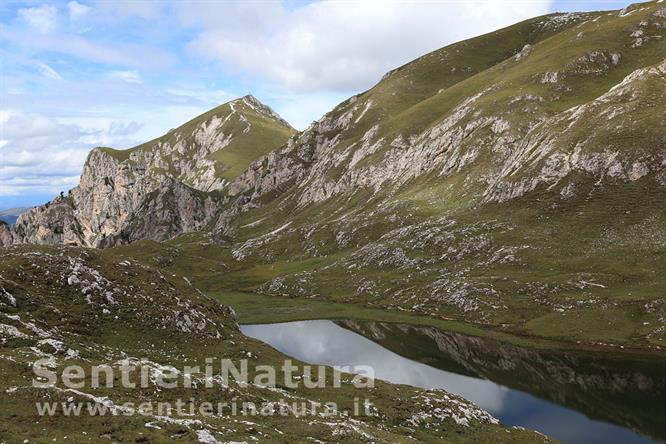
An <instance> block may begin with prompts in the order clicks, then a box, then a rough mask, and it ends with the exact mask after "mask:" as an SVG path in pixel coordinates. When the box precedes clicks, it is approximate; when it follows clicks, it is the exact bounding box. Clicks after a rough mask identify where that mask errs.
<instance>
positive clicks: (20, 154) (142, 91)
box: [0, 0, 627, 210]
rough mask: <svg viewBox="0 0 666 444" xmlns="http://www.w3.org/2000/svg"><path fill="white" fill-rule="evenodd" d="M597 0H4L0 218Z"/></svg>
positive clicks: (328, 102) (299, 116) (602, 5)
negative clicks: (151, 145)
mask: <svg viewBox="0 0 666 444" xmlns="http://www.w3.org/2000/svg"><path fill="white" fill-rule="evenodd" d="M626 3H627V2H625V1H618V0H598V1H574V0H520V1H519V0H513V1H512V0H468V1H464V0H460V1H456V0H446V1H444V0H443V1H437V0H412V1H409V0H376V1H375V0H359V1H350V0H335V1H297V0H283V1H280V0H274V1H269V0H264V1H252V0H246V1H232V0H224V1H223V0H180V1H163V0H117V1H116V0H71V1H49V0H36V1H32V0H25V1H14V0H2V1H1V2H0V210H1V209H5V208H10V207H14V206H32V205H37V204H40V203H43V202H46V201H48V200H50V199H51V198H52V197H53V196H54V195H55V194H57V193H58V192H60V191H61V190H67V189H69V188H72V187H73V186H75V185H76V184H77V183H78V180H79V175H80V172H81V169H82V166H83V163H84V161H85V158H86V155H87V153H88V152H89V151H90V149H92V148H94V147H95V146H111V147H114V148H118V149H124V148H130V147H132V146H134V145H137V144H139V143H142V142H145V141H147V140H150V139H152V138H155V137H158V136H160V135H162V134H163V133H165V132H166V131H168V130H169V129H171V128H174V127H177V126H179V125H181V124H182V123H184V122H186V121H188V120H190V119H191V118H193V117H195V116H197V115H199V114H201V113H203V112H205V111H207V110H209V109H210V108H213V107H215V106H217V105H220V104H222V103H224V102H227V101H229V100H233V99H235V98H237V97H240V96H243V95H245V94H253V95H254V96H255V97H257V98H258V99H259V100H261V101H262V102H263V103H265V104H267V105H269V106H271V107H272V108H273V109H274V110H275V111H277V112H278V113H279V114H280V115H282V117H284V118H285V119H287V120H288V121H289V122H290V123H291V124H292V125H293V126H294V127H295V128H297V129H304V128H306V127H307V126H308V125H309V124H310V123H311V122H312V121H314V120H317V119H319V118H320V117H321V116H322V115H323V114H324V113H325V112H327V111H329V110H330V109H331V108H333V107H334V106H335V105H336V104H337V103H339V102H341V101H342V100H344V99H346V98H348V97H350V96H351V95H354V94H357V93H359V92H362V91H364V90H366V89H368V88H370V87H372V86H373V85H374V84H375V83H376V82H378V81H379V79H380V78H381V76H382V75H383V74H384V73H385V72H387V71H389V70H390V69H393V68H395V67H398V66H400V65H402V64H404V63H406V62H408V61H410V60H413V59H415V58H417V57H419V56H421V55H423V54H425V53H427V52H429V51H432V50H435V49H437V48H440V47H442V46H445V45H447V44H450V43H454V42H456V41H459V40H462V39H465V38H469V37H473V36H475V35H479V34H483V33H486V32H490V31H493V30H495V29H498V28H500V27H503V26H508V25H510V24H512V23H515V22H518V21H521V20H524V19H527V18H530V17H534V16H537V15H542V14H546V13H549V12H556V11H581V10H606V9H619V8H621V7H623V6H625V5H626Z"/></svg>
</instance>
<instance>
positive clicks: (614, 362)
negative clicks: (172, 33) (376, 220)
mask: <svg viewBox="0 0 666 444" xmlns="http://www.w3.org/2000/svg"><path fill="white" fill-rule="evenodd" d="M241 330H242V331H243V333H245V334H246V335H248V336H251V337H254V338H257V339H259V340H261V341H264V342H266V343H267V344H270V345H271V346H273V347H274V348H276V349H277V350H279V351H281V352H283V353H285V354H287V355H289V356H292V357H294V358H296V359H298V360H301V361H303V362H307V363H310V364H325V365H340V366H354V365H370V366H372V367H373V368H374V370H375V377H376V378H377V379H383V380H385V381H390V382H393V383H399V384H409V385H412V386H416V387H422V388H427V389H434V388H439V389H444V390H447V391H449V392H452V393H456V394H458V395H461V396H463V397H465V398H467V399H469V400H471V401H473V402H474V403H476V404H477V405H479V406H480V407H482V408H484V409H486V410H488V411H489V412H490V413H492V414H493V415H494V416H495V417H496V418H498V419H500V420H501V421H502V423H504V424H505V425H509V426H514V425H516V426H523V427H526V428H530V429H533V430H538V431H540V432H542V433H545V434H547V435H549V436H551V437H553V438H556V439H558V440H560V441H562V442H564V443H566V444H582V443H617V444H631V443H658V442H662V443H663V442H666V362H664V361H666V360H664V359H663V358H652V357H650V358H647V357H636V356H622V357H618V356H608V355H607V354H603V355H602V354H590V353H580V352H561V351H556V352H554V351H546V352H545V351H541V350H535V349H528V348H521V347H516V346H513V345H508V344H505V343H501V342H499V341H494V340H491V339H485V338H477V337H469V336H465V335H461V334H457V333H449V332H443V331H441V330H437V329H435V328H432V327H423V326H411V325H398V324H387V323H379V322H360V321H335V322H334V321H328V320H317V321H299V322H287V323H279V324H262V325H245V326H242V327H241Z"/></svg>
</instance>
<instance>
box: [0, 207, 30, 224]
mask: <svg viewBox="0 0 666 444" xmlns="http://www.w3.org/2000/svg"><path fill="white" fill-rule="evenodd" d="M29 209H30V208H29V207H16V208H8V209H6V210H2V211H0V222H5V223H6V224H9V225H12V224H14V223H16V220H17V219H18V217H19V216H20V215H21V214H23V213H25V212H26V211H28V210H29Z"/></svg>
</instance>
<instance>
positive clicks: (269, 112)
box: [229, 94, 293, 129]
mask: <svg viewBox="0 0 666 444" xmlns="http://www.w3.org/2000/svg"><path fill="white" fill-rule="evenodd" d="M229 105H230V106H231V108H232V110H235V106H244V107H246V108H249V109H250V110H252V111H254V112H256V113H258V114H260V115H262V116H263V117H267V118H269V119H272V120H275V121H277V122H279V123H280V124H281V125H283V126H286V127H287V128H290V129H293V127H292V126H291V125H290V124H289V122H287V121H286V120H285V119H283V118H282V116H280V115H279V114H278V113H276V112H275V111H274V110H273V108H271V107H270V106H268V105H266V104H264V103H262V102H261V101H260V100H259V99H257V98H256V97H255V96H253V95H252V94H247V95H244V96H243V97H239V98H238V99H235V100H232V101H231V102H229Z"/></svg>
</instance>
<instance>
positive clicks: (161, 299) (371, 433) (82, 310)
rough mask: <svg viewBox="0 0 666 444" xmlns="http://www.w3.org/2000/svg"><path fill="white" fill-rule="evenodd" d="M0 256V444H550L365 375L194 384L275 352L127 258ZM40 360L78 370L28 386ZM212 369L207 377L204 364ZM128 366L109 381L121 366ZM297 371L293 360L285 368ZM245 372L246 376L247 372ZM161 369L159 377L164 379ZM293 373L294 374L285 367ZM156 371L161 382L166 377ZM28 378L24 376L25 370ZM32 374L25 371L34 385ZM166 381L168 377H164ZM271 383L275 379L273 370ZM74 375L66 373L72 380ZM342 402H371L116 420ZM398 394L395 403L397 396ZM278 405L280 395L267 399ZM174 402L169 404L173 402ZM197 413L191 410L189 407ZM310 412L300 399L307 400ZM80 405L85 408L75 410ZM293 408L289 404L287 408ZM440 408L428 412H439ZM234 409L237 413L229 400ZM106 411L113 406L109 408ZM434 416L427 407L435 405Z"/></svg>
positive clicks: (216, 309)
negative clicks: (336, 381)
mask: <svg viewBox="0 0 666 444" xmlns="http://www.w3.org/2000/svg"><path fill="white" fill-rule="evenodd" d="M0 254H1V255H2V258H3V260H2V262H0V368H1V369H2V375H3V379H2V382H0V401H2V403H3V405H4V406H5V408H3V409H2V411H1V413H0V418H2V421H1V422H0V440H2V441H3V442H25V441H26V440H28V441H30V442H37V443H46V442H53V441H54V440H56V441H61V440H67V441H71V442H77V443H79V442H81V443H83V442H100V441H104V440H107V439H108V440H111V441H113V442H154V443H163V442H174V441H182V442H202V443H209V444H210V443H217V442H229V441H239V440H247V439H249V438H250V437H254V438H257V439H260V440H261V441H262V442H294V441H297V442H305V441H307V440H318V441H320V442H350V443H356V442H367V440H372V441H373V442H385V443H393V442H432V443H435V442H484V443H494V442H507V443H508V442H512V443H532V442H550V441H549V440H548V439H547V438H545V437H543V436H541V435H538V434H536V433H533V432H529V431H525V430H523V429H504V428H503V427H501V426H500V425H499V424H497V423H496V421H495V420H494V419H492V417H490V416H489V415H488V414H487V413H485V412H483V411H481V410H479V409H478V408H477V407H475V406H473V405H472V404H469V403H468V402H467V401H464V400H461V399H459V398H457V397H454V396H452V395H448V394H446V393H445V392H442V391H424V390H418V389H414V388H412V387H407V386H394V385H390V384H386V383H383V382H381V381H378V382H377V385H376V387H375V388H374V389H372V390H368V389H362V388H355V387H354V386H353V385H352V384H351V381H350V379H348V378H347V377H343V380H344V382H343V384H342V386H341V387H339V388H335V387H333V386H332V373H331V371H330V369H329V373H328V377H327V383H328V385H327V388H323V389H320V388H314V389H313V388H306V387H305V386H304V385H303V384H300V385H299V387H298V388H293V389H292V388H288V387H284V386H283V385H282V384H280V386H279V387H277V388H271V387H265V386H262V385H255V384H245V385H244V384H242V383H236V382H235V381H234V380H233V379H232V380H230V382H229V384H228V386H226V387H225V386H223V385H221V384H220V383H217V382H216V383H215V384H213V387H211V388H206V387H205V386H204V383H203V381H204V379H205V378H206V375H205V374H204V373H203V370H202V369H204V368H205V366H206V363H207V362H206V359H207V358H213V359H214V360H218V359H223V358H226V359H231V360H232V362H233V363H234V365H236V366H240V365H241V364H240V360H241V359H242V358H247V359H248V360H249V363H248V369H249V377H250V380H253V378H254V375H255V374H256V373H255V369H256V368H257V366H259V365H269V366H273V367H274V368H276V369H279V368H280V366H281V365H282V364H283V362H284V359H285V357H284V356H282V355H280V354H279V353H278V352H276V351H275V350H273V349H271V348H269V347H267V346H265V345H264V344H262V343H260V342H258V341H255V340H252V339H249V338H247V337H245V336H243V335H242V334H241V333H240V331H239V329H238V326H237V324H236V321H235V319H234V316H233V312H232V311H231V310H229V309H228V308H227V307H225V306H223V305H220V304H219V303H218V302H216V301H214V300H212V299H210V298H207V297H205V296H203V295H202V294H200V293H199V292H197V290H196V289H195V288H194V287H192V286H191V285H190V284H189V283H188V282H187V280H186V279H184V278H183V277H182V276H176V275H172V274H167V273H162V272H161V271H160V270H159V269H157V268H154V267H148V266H144V265H141V264H139V263H137V262H135V261H131V260H117V259H113V258H109V257H106V256H105V255H103V254H102V253H101V252H99V251H95V250H84V249H80V248H78V249H77V248H62V247H60V248H56V247H35V246H19V247H11V248H6V249H1V250H0ZM37 359H46V360H48V362H49V363H50V364H49V365H50V368H51V369H52V370H53V371H55V372H56V373H57V374H58V375H61V374H62V372H63V369H64V368H65V367H67V366H70V365H79V366H81V367H83V368H84V369H86V375H87V376H86V378H84V386H83V387H81V388H79V389H74V388H68V387H66V386H65V385H64V384H63V383H62V381H61V379H59V380H58V381H57V383H56V385H55V386H52V387H46V388H39V387H34V386H33V385H32V380H33V379H34V378H35V375H34V374H33V372H32V369H31V364H32V363H33V362H34V361H36V360H37ZM215 362H216V364H215V367H214V373H213V374H214V375H216V374H217V373H218V372H219V364H217V363H218V362H219V361H215ZM123 364H125V365H132V366H133V367H135V368H136V370H135V372H136V373H133V374H130V380H131V381H133V382H135V383H137V387H136V388H134V389H131V388H126V387H123V386H122V384H121V377H120V366H121V365H123ZM296 364H297V365H298V366H299V368H300V369H301V370H300V371H301V373H302V372H303V370H302V368H303V367H302V363H296ZM94 365H108V366H110V367H111V368H112V369H113V371H114V374H115V379H114V386H113V387H107V384H106V383H105V379H104V377H102V379H101V387H98V388H94V387H92V386H91V379H90V375H91V367H92V366H94ZM185 366H190V367H196V366H199V367H198V368H199V370H196V369H194V370H191V371H192V373H191V378H192V381H193V387H192V388H186V387H184V386H183V383H182V382H180V383H179V385H178V387H177V388H172V389H168V388H160V387H158V386H156V385H155V383H154V382H152V383H151V382H149V383H148V384H147V385H146V386H145V387H140V386H139V385H138V376H137V375H139V374H141V372H143V371H145V372H147V374H148V375H149V376H150V381H154V380H155V378H157V377H158V375H160V374H165V372H170V371H171V370H169V369H171V368H175V369H178V370H183V369H184V367H185ZM256 371H259V370H256ZM167 374H169V373H167ZM298 376H299V377H301V378H302V377H303V376H302V375H301V374H298ZM169 378H170V377H169ZM37 379H38V378H37ZM38 380H39V379H38ZM169 380H171V379H169ZM277 380H278V381H282V380H284V376H283V375H282V373H281V370H278V379H277ZM76 381H78V378H77V379H76ZM354 397H360V398H365V397H367V398H368V399H370V400H371V402H373V403H374V404H375V405H376V408H377V411H376V412H375V414H374V415H372V416H361V417H358V418H357V419H356V418H350V417H349V416H343V415H342V413H340V414H338V415H335V416H328V417H323V416H319V415H316V416H315V415H305V416H294V415H287V416H281V415H277V414H276V415H264V416H254V415H250V414H248V415H246V416H242V415H232V414H230V410H229V409H230V407H229V409H227V410H226V411H224V414H223V415H221V416H205V415H203V414H201V413H200V412H199V411H198V410H195V412H196V413H194V414H189V412H188V410H185V413H184V414H182V415H178V414H176V412H175V411H174V414H172V415H165V414H159V413H156V412H155V411H153V412H152V413H148V412H147V409H146V408H145V407H141V408H143V409H144V411H145V412H146V413H145V414H144V415H141V414H133V415H132V414H129V410H128V408H130V407H128V405H127V404H126V403H132V404H131V405H132V406H133V407H132V408H134V409H138V408H140V407H139V406H140V405H142V403H147V402H150V403H153V408H154V409H156V408H157V407H156V405H157V404H154V403H157V402H170V403H172V405H173V406H175V403H176V401H177V399H182V400H183V402H185V403H189V402H191V401H190V400H191V399H192V400H194V401H195V402H197V406H198V405H199V403H201V402H210V403H213V405H215V406H217V404H218V403H220V402H227V403H233V402H238V405H240V403H241V402H254V403H255V404H256V405H258V406H261V403H262V402H273V403H278V402H283V403H284V402H287V403H289V402H306V403H309V402H310V401H313V402H336V403H338V405H339V408H340V410H342V409H345V410H348V411H351V409H352V403H353V402H354V401H353V400H354ZM401 399H402V400H409V402H404V401H401ZM280 400H282V401H280ZM87 401H93V402H97V403H99V404H102V405H104V406H106V408H108V409H109V410H108V411H107V413H106V414H105V415H101V414H97V415H89V414H85V413H84V414H82V415H80V416H74V415H65V414H63V413H62V411H59V413H57V414H56V415H54V416H37V415H36V407H35V404H36V403H37V402H53V403H56V402H64V403H77V402H87ZM174 408H175V407H174ZM197 408H198V407H197ZM310 408H312V407H310ZM84 409H85V407H84ZM299 409H300V407H299ZM440 409H441V410H440ZM239 411H240V407H239ZM112 412H115V413H112ZM438 412H439V413H438Z"/></svg>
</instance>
